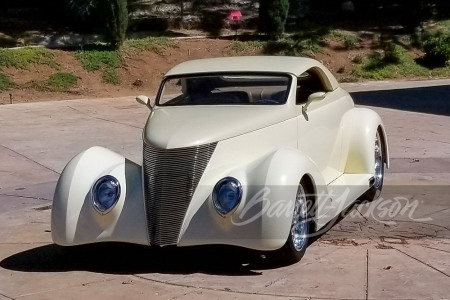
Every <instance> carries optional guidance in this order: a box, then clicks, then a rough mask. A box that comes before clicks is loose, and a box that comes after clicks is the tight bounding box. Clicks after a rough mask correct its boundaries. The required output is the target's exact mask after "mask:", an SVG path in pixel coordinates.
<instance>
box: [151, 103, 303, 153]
mask: <svg viewBox="0 0 450 300" xmlns="http://www.w3.org/2000/svg"><path fill="white" fill-rule="evenodd" d="M294 116H295V113H294V112H293V111H292V108H289V106H288V105H286V104H285V105H248V106H242V105H241V106H223V105H220V106H219V105H217V106H211V105H210V106H170V107H155V109H154V110H153V112H152V113H151V115H150V117H149V119H148V121H147V124H146V127H145V130H144V139H145V140H146V141H147V142H149V143H150V144H152V145H153V146H156V147H158V148H162V149H172V148H181V147H191V146H197V145H203V144H208V143H212V142H217V141H221V140H224V139H228V138H232V137H235V136H238V135H242V134H245V133H248V132H251V131H254V130H258V129H261V128H264V127H267V126H270V125H273V124H276V123H279V122H282V121H285V120H287V119H290V118H292V117H294Z"/></svg>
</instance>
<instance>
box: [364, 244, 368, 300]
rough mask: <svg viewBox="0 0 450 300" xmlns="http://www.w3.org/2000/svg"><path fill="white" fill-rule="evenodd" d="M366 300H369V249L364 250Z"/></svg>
mask: <svg viewBox="0 0 450 300" xmlns="http://www.w3.org/2000/svg"><path fill="white" fill-rule="evenodd" d="M365 296H366V300H367V299H368V298H369V249H366V295H365Z"/></svg>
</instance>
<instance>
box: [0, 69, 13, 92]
mask: <svg viewBox="0 0 450 300" xmlns="http://www.w3.org/2000/svg"><path fill="white" fill-rule="evenodd" d="M13 86H14V84H13V83H12V82H11V80H9V78H8V77H7V76H6V75H5V74H2V73H0V91H4V90H7V89H9V88H12V87H13Z"/></svg>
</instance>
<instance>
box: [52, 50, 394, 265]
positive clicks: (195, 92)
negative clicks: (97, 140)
mask: <svg viewBox="0 0 450 300" xmlns="http://www.w3.org/2000/svg"><path fill="white" fill-rule="evenodd" d="M137 100H138V101H139V102H141V103H143V104H145V105H146V106H147V107H148V108H149V109H150V111H151V112H150V116H149V118H148V121H147V124H146V126H145V129H144V132H143V141H144V142H143V166H140V165H137V164H135V163H133V162H131V161H129V160H127V159H126V158H125V157H123V156H121V155H119V154H117V153H114V152H112V151H110V150H108V149H105V148H101V147H93V148H90V149H88V150H86V151H84V152H82V153H80V154H79V155H77V156H76V157H75V158H73V159H72V160H71V161H70V162H69V164H68V165H67V167H66V168H65V169H64V171H63V173H62V174H61V177H60V179H59V182H58V184H57V187H56V191H55V197H54V202H53V211H52V236H53V240H54V242H55V243H56V244H59V245H62V246H72V245H80V244H87V243H95V242H104V241H118V242H128V243H136V244H142V245H150V246H156V247H164V246H191V245H210V244H226V245H235V246H241V247H245V248H249V249H254V250H259V251H268V252H267V253H272V254H274V255H275V254H276V255H278V256H280V257H283V258H285V259H286V260H289V261H298V260H299V259H300V258H301V257H302V256H303V254H304V252H305V249H306V247H307V245H308V240H309V238H310V236H311V235H312V234H314V233H317V232H318V231H320V230H321V229H323V228H327V227H326V226H325V225H327V224H330V222H332V221H333V220H334V219H336V217H337V216H339V214H340V213H341V212H342V211H343V210H344V209H345V208H347V207H348V206H349V205H351V204H352V203H353V202H354V201H355V200H356V199H358V198H361V197H363V198H366V199H369V200H372V199H375V198H377V197H378V195H379V193H380V191H381V188H382V185H383V176H384V169H385V167H388V165H389V157H388V155H389V154H388V144H387V140H386V133H385V130H384V126H383V123H382V121H381V119H380V117H379V116H378V115H377V114H376V113H375V112H374V111H372V110H370V109H367V108H355V107H354V103H353V100H352V98H351V97H350V95H349V94H348V93H347V92H346V91H344V90H343V89H342V88H340V86H339V84H338V82H337V81H336V79H335V78H334V77H333V75H332V74H331V73H330V72H329V71H328V70H327V69H326V68H325V67H324V66H323V65H322V64H320V63H319V62H317V61H315V60H312V59H308V58H297V57H230V58H213V59H202V60H194V61H188V62H185V63H182V64H179V65H177V66H175V67H174V68H173V69H171V70H170V71H169V72H168V73H167V74H166V76H165V77H164V79H163V82H162V84H161V88H160V90H159V92H158V95H157V97H156V102H155V103H152V102H151V101H150V100H149V98H147V97H145V96H139V97H138V98H137Z"/></svg>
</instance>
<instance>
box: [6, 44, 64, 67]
mask: <svg viewBox="0 0 450 300" xmlns="http://www.w3.org/2000/svg"><path fill="white" fill-rule="evenodd" d="M30 64H42V65H48V66H50V67H52V68H55V69H56V68H58V63H57V62H56V60H55V56H54V54H53V53H52V52H51V51H50V50H48V49H45V48H38V47H26V48H21V49H0V67H12V68H17V69H27V68H28V67H29V65H30Z"/></svg>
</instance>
